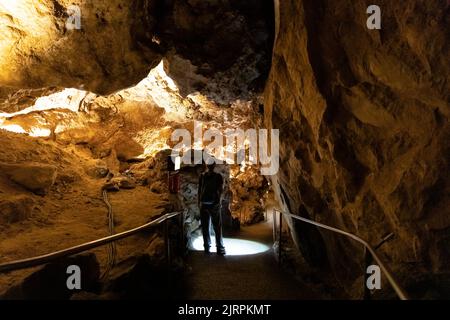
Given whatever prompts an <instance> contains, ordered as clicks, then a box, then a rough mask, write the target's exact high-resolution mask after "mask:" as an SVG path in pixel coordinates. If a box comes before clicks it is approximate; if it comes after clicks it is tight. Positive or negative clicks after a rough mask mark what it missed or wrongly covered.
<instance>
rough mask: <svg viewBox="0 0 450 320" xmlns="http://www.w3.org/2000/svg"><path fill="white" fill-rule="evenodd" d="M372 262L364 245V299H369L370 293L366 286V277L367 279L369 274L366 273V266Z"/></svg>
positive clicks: (370, 255)
mask: <svg viewBox="0 0 450 320" xmlns="http://www.w3.org/2000/svg"><path fill="white" fill-rule="evenodd" d="M371 264H372V254H371V253H370V252H369V250H367V248H366V247H364V300H370V299H371V293H370V290H369V288H368V287H367V279H369V274H368V273H367V268H368V267H369V266H370V265H371Z"/></svg>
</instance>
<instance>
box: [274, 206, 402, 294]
mask: <svg viewBox="0 0 450 320" xmlns="http://www.w3.org/2000/svg"><path fill="white" fill-rule="evenodd" d="M274 212H278V213H280V221H281V218H282V215H285V216H287V217H290V218H293V219H296V220H299V221H302V222H305V223H308V224H311V225H315V226H316V227H319V228H322V229H326V230H329V231H333V232H335V233H339V234H341V235H344V236H346V237H348V238H351V239H353V240H355V241H357V242H359V243H360V244H362V245H363V246H364V248H365V249H366V252H367V253H370V255H371V256H372V258H373V259H374V260H375V261H376V263H377V264H378V266H379V267H380V269H381V271H382V272H383V273H384V275H385V276H386V279H387V280H388V281H389V283H390V285H391V286H392V288H393V289H394V291H395V293H396V294H397V295H398V297H399V298H400V299H401V300H408V296H407V295H406V293H405V291H404V290H403V289H402V287H401V286H400V285H399V284H398V283H397V281H396V280H395V279H394V277H393V276H392V273H391V272H390V271H389V270H388V268H387V267H386V266H385V264H384V263H383V262H382V261H381V259H380V257H379V256H378V255H377V254H376V252H375V250H374V249H373V248H372V246H371V245H370V244H368V243H367V241H365V240H363V239H361V238H360V237H358V236H357V235H355V234H353V233H350V232H346V231H344V230H341V229H337V228H334V227H331V226H328V225H325V224H322V223H319V222H316V221H313V220H310V219H306V218H303V217H300V216H296V215H293V214H291V213H286V212H281V211H280V210H277V209H274ZM274 221H275V219H274ZM274 223H275V222H274ZM280 224H281V223H280ZM280 239H281V232H280ZM280 244H281V241H279V244H278V246H279V247H278V250H281V247H280ZM366 261H369V260H368V259H367V256H366Z"/></svg>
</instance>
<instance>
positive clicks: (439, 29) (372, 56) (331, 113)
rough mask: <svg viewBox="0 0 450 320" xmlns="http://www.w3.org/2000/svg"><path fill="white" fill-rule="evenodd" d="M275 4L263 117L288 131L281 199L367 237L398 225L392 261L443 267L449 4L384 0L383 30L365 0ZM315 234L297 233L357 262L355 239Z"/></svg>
mask: <svg viewBox="0 0 450 320" xmlns="http://www.w3.org/2000/svg"><path fill="white" fill-rule="evenodd" d="M279 4H280V25H279V27H280V31H279V33H278V35H277V41H276V45H275V51H274V55H273V66H272V71H271V74H270V78H269V81H268V84H267V87H266V105H265V108H266V109H265V118H266V124H267V125H268V126H269V127H274V128H279V129H280V130H281V131H280V141H281V147H280V148H281V150H280V153H281V161H280V163H281V170H280V172H279V174H278V176H277V177H275V178H274V179H273V182H274V185H275V188H276V189H277V193H278V195H279V196H280V197H282V198H284V205H283V206H284V210H289V211H290V212H292V213H294V214H297V215H302V216H305V217H310V218H313V219H315V220H318V221H321V222H324V223H327V224H329V225H333V226H336V227H340V228H342V229H345V230H348V231H351V232H354V233H356V234H358V235H359V236H361V237H363V238H365V239H367V240H368V241H369V242H370V243H372V244H376V243H378V241H379V240H380V237H381V236H382V235H383V234H385V233H388V232H393V233H394V234H395V238H394V240H392V241H390V242H389V243H387V244H385V245H384V246H383V247H382V248H381V249H380V251H381V252H382V254H383V255H384V256H385V258H387V259H389V260H390V261H392V264H393V266H394V267H397V266H399V265H405V264H410V263H413V264H414V265H415V266H416V267H418V268H423V270H425V271H431V270H448V263H449V262H450V255H449V254H448V245H445V243H446V241H445V240H444V239H445V238H446V236H445V235H446V234H448V233H449V231H450V218H449V217H450V214H449V210H448V208H449V207H450V206H449V205H450V203H449V197H448V190H449V183H448V182H449V178H448V172H449V165H448V154H449V144H448V141H449V132H450V131H449V125H448V116H449V111H450V108H449V98H450V94H449V93H450V90H449V89H450V84H449V82H448V74H449V73H450V60H449V59H448V57H449V56H450V52H449V46H448V39H449V28H448V25H449V16H448V5H447V4H446V2H445V1H438V0H433V1H426V2H424V1H406V2H405V1H404V2H395V3H394V2H392V1H379V2H378V3H377V4H378V5H379V6H380V7H381V8H382V30H380V31H378V30H368V29H367V28H366V26H365V25H366V19H367V14H366V8H367V3H366V1H351V2H350V1H331V0H330V1H328V0H322V1H319V2H317V1H311V0H304V1H297V0H288V1H280V2H279ZM291 227H292V230H293V233H294V234H296V236H297V237H296V238H297V240H298V239H299V237H300V236H299V232H301V231H304V229H305V228H306V227H305V226H300V225H299V224H294V223H292V222H291ZM320 235H321V236H320V238H317V241H312V240H311V238H310V239H308V238H306V239H303V241H298V243H299V245H300V246H301V247H303V249H304V251H310V252H311V251H314V252H315V253H316V254H318V252H321V253H319V254H318V256H320V257H321V258H320V259H319V260H320V261H319V262H322V263H323V264H326V263H327V262H326V260H329V261H330V262H331V265H332V266H333V267H334V270H341V271H342V270H347V271H346V272H347V273H354V270H355V269H354V268H352V267H351V262H352V261H353V262H355V263H359V262H358V261H359V260H358V259H359V255H358V254H357V252H360V251H358V250H359V249H358V250H357V251H354V250H355V248H358V247H359V246H358V245H356V244H355V243H353V242H351V241H350V242H349V240H347V239H342V238H339V239H337V238H336V237H335V236H333V235H331V234H330V233H328V232H321V233H320ZM447 244H448V242H447ZM316 262H317V261H316ZM356 265H357V264H356Z"/></svg>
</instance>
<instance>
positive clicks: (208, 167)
mask: <svg viewBox="0 0 450 320" xmlns="http://www.w3.org/2000/svg"><path fill="white" fill-rule="evenodd" d="M215 167H216V163H215V162H213V163H210V164H207V165H206V168H207V170H208V171H210V172H213V171H214V168H215Z"/></svg>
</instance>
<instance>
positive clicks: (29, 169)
mask: <svg viewBox="0 0 450 320" xmlns="http://www.w3.org/2000/svg"><path fill="white" fill-rule="evenodd" d="M0 168H1V169H2V170H4V171H5V172H6V175H7V176H8V177H9V178H10V179H11V180H12V181H14V182H15V183H17V184H19V185H21V186H22V187H24V188H25V189H27V190H29V191H32V192H34V193H36V194H39V195H45V194H46V193H47V192H48V191H49V189H50V188H51V186H52V185H53V184H54V183H55V180H56V176H57V168H56V167H55V166H53V165H48V164H43V163H34V162H31V163H23V164H0Z"/></svg>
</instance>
